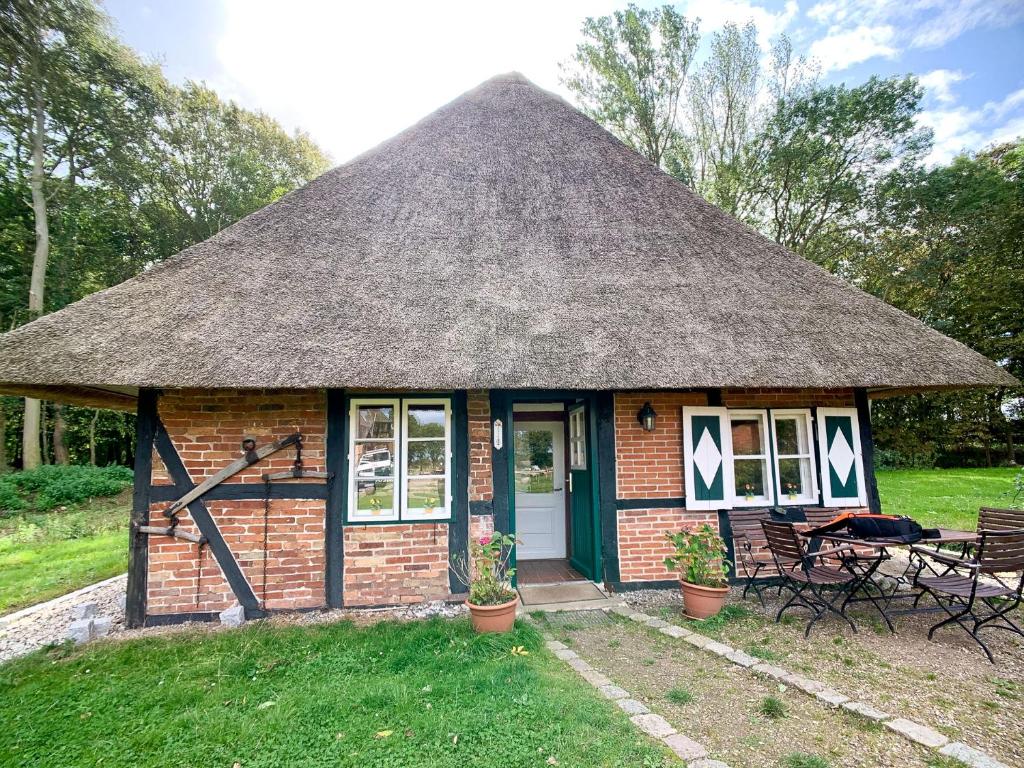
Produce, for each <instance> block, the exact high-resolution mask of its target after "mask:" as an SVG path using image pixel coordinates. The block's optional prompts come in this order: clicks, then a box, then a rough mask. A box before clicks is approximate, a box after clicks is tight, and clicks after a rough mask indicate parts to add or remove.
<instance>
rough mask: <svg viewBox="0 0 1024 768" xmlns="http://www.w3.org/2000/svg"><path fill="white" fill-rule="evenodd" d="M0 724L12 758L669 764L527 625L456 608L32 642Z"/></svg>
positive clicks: (7, 687)
mask: <svg viewBox="0 0 1024 768" xmlns="http://www.w3.org/2000/svg"><path fill="white" fill-rule="evenodd" d="M515 646H524V647H525V648H526V650H527V655H515V654H513V653H512V649H513V647H515ZM0 722H3V723H4V726H5V727H4V728H2V729H0V765H4V766H11V767H12V768H14V767H15V766H39V765H61V766H95V765H103V766H132V767H133V768H134V766H139V765H159V766H164V767H169V766H224V768H231V767H232V766H234V765H236V764H237V765H240V766H241V768H256V767H257V766H267V767H269V766H275V767H276V766H303V767H312V766H360V767H364V766H365V767H366V768H372V767H374V766H410V765H415V766H453V767H454V766H458V768H465V767H466V766H482V767H486V766H501V768H513V767H517V766H546V765H561V766H630V767H631V768H632V767H634V766H636V767H638V768H644V767H645V766H648V767H651V768H653V766H662V765H664V764H667V763H666V762H665V753H664V752H663V751H662V750H661V749H660V748H659V747H657V746H656V745H655V744H654V743H653V742H651V741H649V740H647V739H646V737H644V736H642V735H641V734H639V733H638V732H637V731H636V730H635V729H633V727H632V725H631V724H630V723H629V722H628V720H627V719H626V716H625V715H624V714H623V713H622V712H620V711H619V710H618V709H616V708H615V706H614V705H613V704H612V703H611V702H609V701H606V700H604V699H602V698H601V697H600V695H599V694H598V693H597V692H596V691H594V690H593V689H592V688H590V686H588V685H587V684H586V683H584V682H583V681H582V680H580V679H579V678H578V677H576V675H575V673H573V672H572V671H571V670H569V669H568V667H566V666H565V665H564V664H563V663H562V662H561V661H559V660H557V659H555V658H554V657H553V656H552V655H551V654H550V653H549V652H548V651H547V650H545V649H544V648H543V646H542V643H541V641H540V637H539V635H538V633H537V632H536V631H535V630H534V629H533V628H531V627H527V626H518V627H517V629H516V630H515V632H514V633H513V634H510V635H476V634H474V633H473V631H472V630H471V628H470V626H469V622H468V620H465V619H459V620H452V621H444V620H432V621H429V622H408V623H396V622H384V623H380V624H376V625H374V626H372V627H367V628H357V627H355V626H354V625H352V624H351V623H348V622H343V623H339V624H333V625H322V626H312V627H294V626H292V627H273V626H269V625H265V624H261V625H254V626H251V627H247V628H244V629H242V630H236V631H226V632H217V633H214V634H200V633H194V634H184V635H183V634H181V633H177V634H174V635H169V636H167V635H165V636H161V637H148V638H144V639H138V640H131V641H122V642H101V643H97V644H94V645H91V646H88V647H86V648H83V649H68V648H66V647H62V648H58V649H54V650H52V651H50V652H49V653H47V652H38V653H36V654H34V655H32V656H29V657H26V658H24V659H19V660H16V661H13V662H10V663H8V664H6V665H4V666H0Z"/></svg>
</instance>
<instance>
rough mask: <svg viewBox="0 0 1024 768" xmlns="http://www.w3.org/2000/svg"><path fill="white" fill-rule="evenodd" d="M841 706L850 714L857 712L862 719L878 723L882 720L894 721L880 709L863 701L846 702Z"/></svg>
mask: <svg viewBox="0 0 1024 768" xmlns="http://www.w3.org/2000/svg"><path fill="white" fill-rule="evenodd" d="M840 706H841V707H842V708H843V709H846V710H849V711H850V712H856V713H857V714H858V715H860V716H861V717H866V718H868V719H869V720H874V721H875V722H876V723H878V722H881V721H882V720H891V719H892V715H890V714H888V713H886V712H882V711H881V710H880V709H875V708H874V707H872V706H871V705H870V704H865V703H864V702H863V701H844V702H843V703H842V704H841V705H840Z"/></svg>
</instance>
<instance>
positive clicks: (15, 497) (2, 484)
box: [0, 477, 25, 516]
mask: <svg viewBox="0 0 1024 768" xmlns="http://www.w3.org/2000/svg"><path fill="white" fill-rule="evenodd" d="M24 508H25V500H24V499H23V498H21V496H20V495H19V494H18V486H16V485H15V484H14V483H12V482H11V481H10V479H8V478H6V477H3V478H0V516H2V515H6V514H10V513H11V512H17V511H19V510H22V509H24Z"/></svg>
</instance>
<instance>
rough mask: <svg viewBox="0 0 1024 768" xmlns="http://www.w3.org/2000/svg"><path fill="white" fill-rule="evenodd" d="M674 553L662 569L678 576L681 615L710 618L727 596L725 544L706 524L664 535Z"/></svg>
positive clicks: (720, 607) (728, 564) (727, 567)
mask: <svg viewBox="0 0 1024 768" xmlns="http://www.w3.org/2000/svg"><path fill="white" fill-rule="evenodd" d="M665 535H666V537H667V538H668V540H669V541H670V542H671V543H672V547H673V548H674V549H675V552H674V553H673V554H672V555H671V556H670V557H666V558H665V561H664V562H665V567H666V568H668V569H669V570H670V571H678V572H679V580H680V586H681V587H682V590H683V612H684V613H685V614H686V615H687V616H689V617H690V618H691V619H706V618H709V617H711V616H714V615H715V614H716V613H718V612H719V611H720V610H722V606H723V605H724V604H725V596H726V595H727V594H729V586H728V582H727V581H726V574H727V573H728V570H729V566H730V565H731V563H730V562H729V561H728V560H726V559H725V554H726V549H725V542H724V541H723V540H722V537H721V536H719V535H718V532H717V531H716V530H715V529H714V528H712V527H711V526H710V525H708V524H707V523H704V524H703V525H701V526H699V527H697V528H694V529H693V530H689V531H679V532H678V533H667V534H665Z"/></svg>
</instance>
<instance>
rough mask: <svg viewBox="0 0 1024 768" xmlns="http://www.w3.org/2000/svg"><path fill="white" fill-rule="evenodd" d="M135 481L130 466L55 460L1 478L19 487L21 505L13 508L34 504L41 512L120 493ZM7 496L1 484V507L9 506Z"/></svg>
mask: <svg viewBox="0 0 1024 768" xmlns="http://www.w3.org/2000/svg"><path fill="white" fill-rule="evenodd" d="M131 484H132V471H131V470H130V469H128V468H127V467H119V466H110V467H91V466H60V465H54V464H48V465H45V466H42V467H39V468H37V469H30V470H27V471H25V472H16V473H14V474H12V475H8V476H7V477H5V478H4V479H3V480H2V481H0V486H6V487H8V488H13V489H15V491H16V495H17V496H18V498H19V500H20V502H21V506H20V507H18V506H12V507H11V509H24V508H25V507H26V506H31V507H33V508H34V509H36V510H37V511H39V512H46V511H48V510H51V509H55V508H56V507H60V506H66V505H68V504H78V503H80V502H83V501H87V500H88V499H92V498H96V497H98V496H116V495H117V494H118V493H120V492H121V491H123V490H124V489H125V488H127V487H129V486H130V485H131ZM6 498H7V497H6V496H5V495H4V491H3V490H2V488H0V509H2V508H6ZM29 502H30V503H29Z"/></svg>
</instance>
